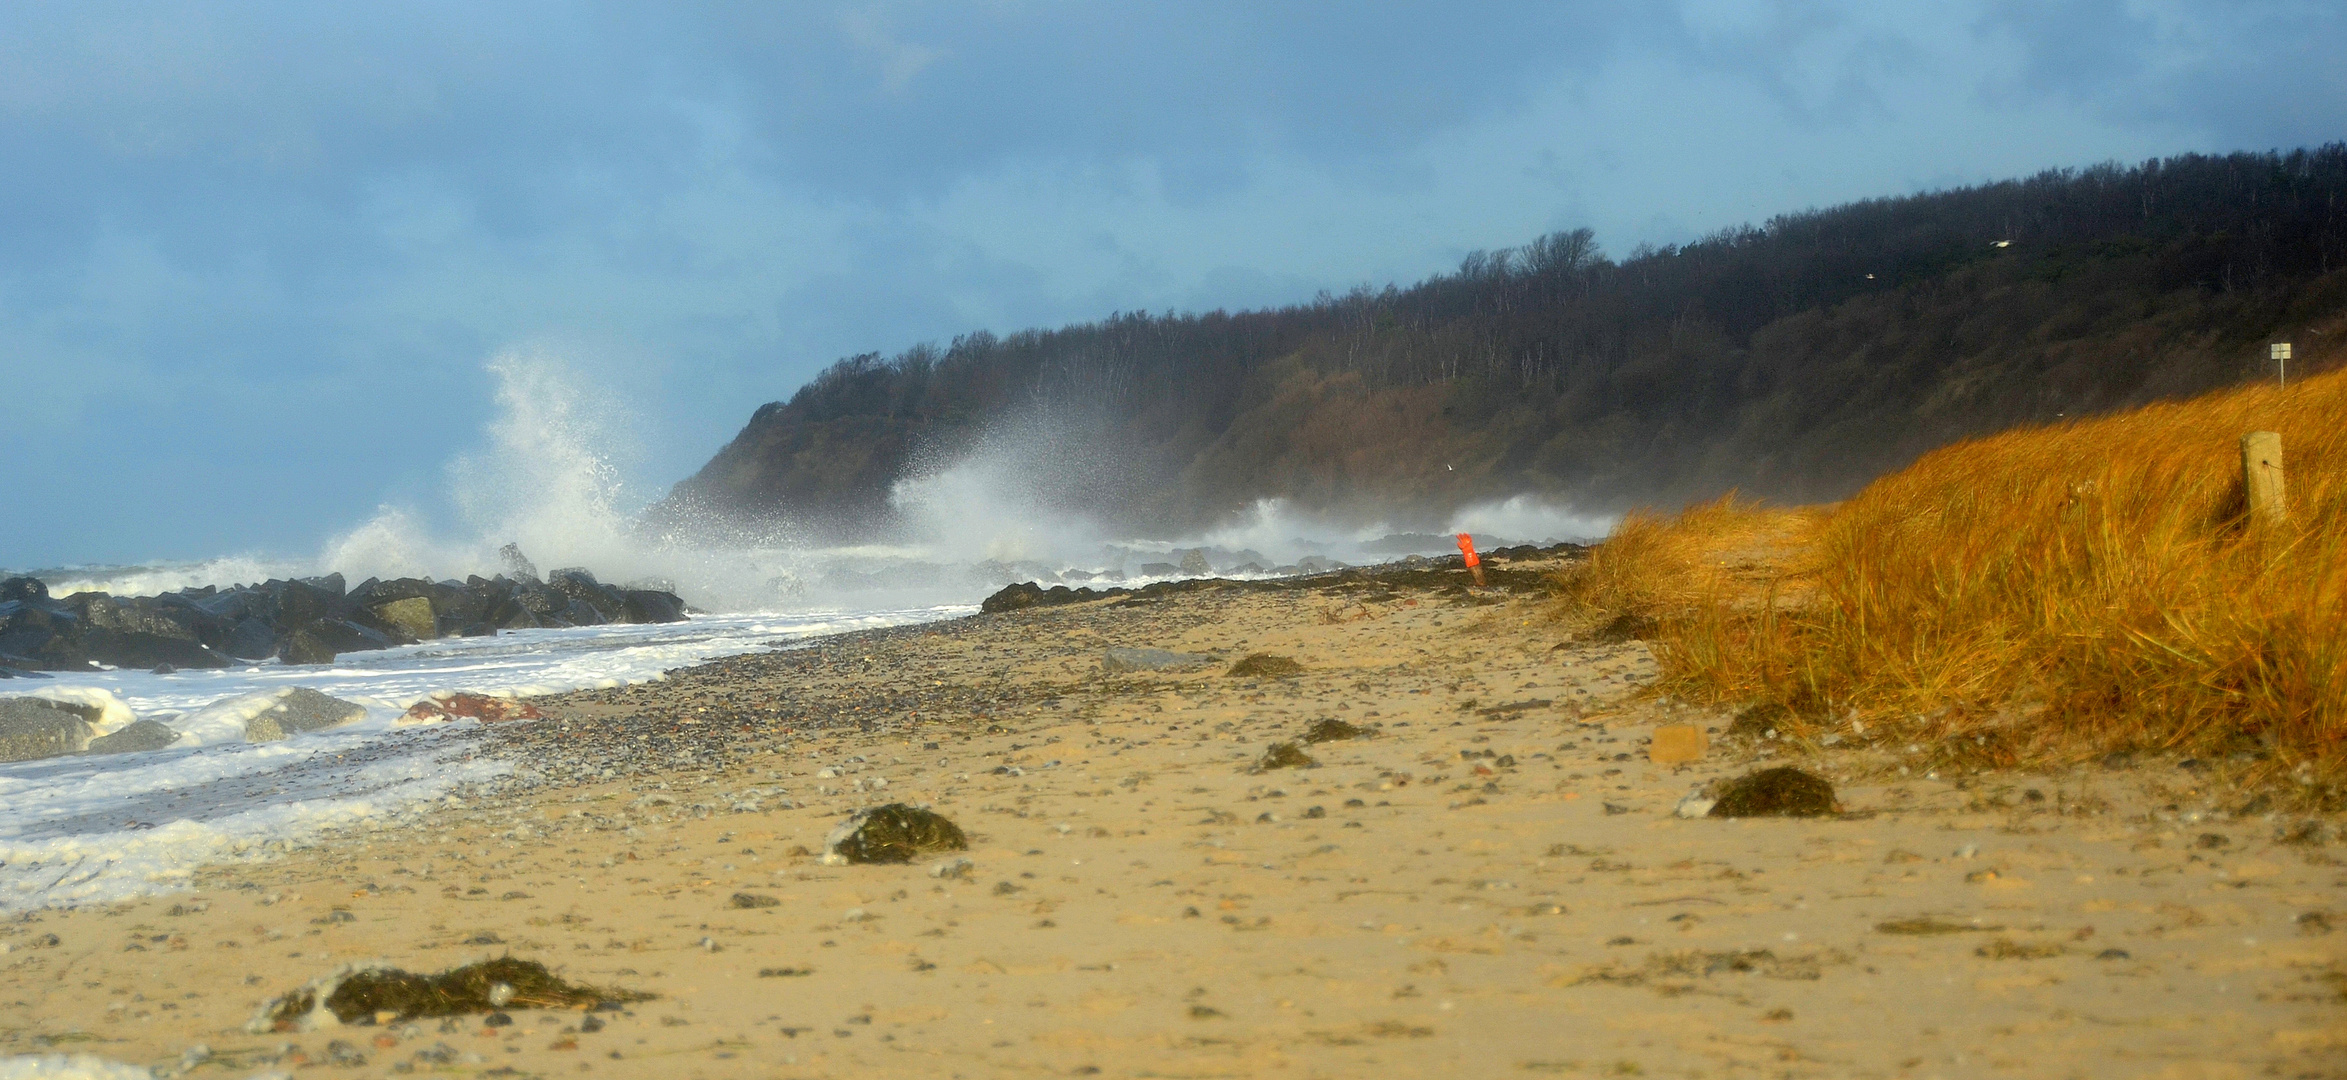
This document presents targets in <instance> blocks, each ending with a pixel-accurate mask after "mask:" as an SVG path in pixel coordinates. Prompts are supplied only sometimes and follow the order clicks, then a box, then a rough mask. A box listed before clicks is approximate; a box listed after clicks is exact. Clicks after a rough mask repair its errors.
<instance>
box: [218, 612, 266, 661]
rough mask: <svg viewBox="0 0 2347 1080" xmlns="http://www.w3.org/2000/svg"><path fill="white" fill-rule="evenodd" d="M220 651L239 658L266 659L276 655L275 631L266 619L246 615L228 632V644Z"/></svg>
mask: <svg viewBox="0 0 2347 1080" xmlns="http://www.w3.org/2000/svg"><path fill="white" fill-rule="evenodd" d="M220 651H222V652H224V653H227V654H228V655H230V656H233V657H236V658H237V659H239V660H266V659H268V658H269V657H272V656H275V655H277V631H276V630H275V629H274V628H272V627H271V626H270V625H269V622H268V620H266V619H262V618H258V617H247V618H246V619H245V620H244V621H243V622H240V623H237V624H236V628H235V629H233V630H230V631H229V632H228V645H227V647H226V648H224V649H222V650H220Z"/></svg>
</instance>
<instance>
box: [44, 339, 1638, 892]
mask: <svg viewBox="0 0 2347 1080" xmlns="http://www.w3.org/2000/svg"><path fill="white" fill-rule="evenodd" d="M489 370H490V372H491V373H492V374H493V375H494V376H495V377H496V379H497V383H498V392H497V398H498V405H499V409H498V415H497V418H496V420H495V421H494V422H493V423H492V424H491V425H490V426H489V429H488V431H486V432H485V433H484V434H485V440H484V441H485V446H486V448H485V449H483V450H481V451H478V452H475V453H470V454H465V455H461V456H458V457H457V458H455V459H454V460H453V461H451V462H450V464H449V466H448V468H447V470H446V472H447V479H448V490H447V501H448V502H449V503H450V504H452V505H453V506H454V507H455V511H456V518H457V520H458V521H459V522H460V524H459V525H458V526H456V527H450V526H447V525H444V524H436V522H438V521H439V520H440V519H441V518H443V517H445V516H447V515H445V514H436V513H434V512H432V510H431V508H424V507H415V506H403V505H385V506H383V507H381V508H380V509H379V510H378V511H377V512H376V514H375V515H374V516H373V517H372V518H371V519H370V520H368V521H366V522H365V523H363V524H361V525H359V526H358V527H356V528H353V529H350V530H348V531H346V532H343V533H341V534H339V535H336V536H334V537H333V538H332V539H330V540H329V541H327V542H326V543H325V544H324V545H322V547H321V548H320V550H319V551H317V552H316V553H314V554H312V555H308V556H287V555H274V554H255V553H240V554H228V555H222V556H219V557H216V558H210V559H201V560H189V561H162V562H155V563H150V564H144V565H106V566H101V565H84V566H66V567H54V568H21V569H13V570H5V571H0V577H4V576H12V575H15V574H29V575H30V576H34V577H38V578H40V579H41V580H42V581H43V582H44V583H45V584H46V585H47V586H48V588H49V590H50V593H51V594H52V595H54V596H59V597H63V596H67V595H70V594H72V593H75V592H83V591H92V592H106V593H110V594H113V595H116V596H151V595H155V594H159V593H164V592H170V591H176V590H181V589H202V588H205V587H213V588H220V589H226V588H230V587H233V586H236V585H240V584H255V583H259V582H261V581H265V580H268V579H271V578H303V577H314V576H319V575H324V574H328V573H340V574H342V575H343V577H344V578H345V580H346V581H348V582H350V583H352V584H354V585H355V584H356V583H358V582H361V581H364V580H365V579H367V578H370V577H374V578H383V579H391V578H398V577H421V578H429V579H433V580H443V579H451V578H454V579H460V580H461V579H462V578H464V577H465V576H467V575H471V574H479V575H482V576H490V575H494V574H497V573H500V572H504V571H506V570H507V569H508V566H509V564H508V562H507V560H506V559H505V558H504V557H503V556H501V554H500V549H502V548H504V547H506V546H507V545H513V546H515V547H517V548H518V549H519V550H520V551H521V552H522V553H523V554H525V555H526V556H527V557H528V559H529V560H530V561H531V562H533V563H534V564H535V565H536V566H537V567H539V568H542V569H544V570H547V571H552V570H554V569H558V568H564V567H584V568H586V569H588V570H590V571H592V572H593V573H594V574H595V575H596V576H597V577H598V578H600V579H601V580H603V581H607V582H611V583H614V584H622V585H628V586H640V587H648V588H660V589H666V590H670V591H673V592H675V593H677V594H678V595H680V596H681V597H683V599H684V600H685V601H686V603H687V604H688V605H690V606H691V608H692V616H691V617H690V618H689V619H687V620H686V621H684V622H681V623H671V624H655V625H610V626H595V627H575V628H561V629H528V630H509V631H505V632H503V633H499V634H496V635H494V636H490V637H476V638H440V639H435V640H430V641H424V642H421V643H419V644H415V645H409V646H403V647H400V648H394V649H387V650H380V651H371V652H354V653H345V654H343V655H341V656H339V657H338V658H337V659H336V660H335V662H334V663H333V664H331V665H323V666H316V665H312V666H293V665H286V664H283V663H280V662H279V661H276V660H265V661H260V662H256V663H239V664H237V665H235V666H232V667H228V668H223V669H216V670H204V671H179V672H172V673H156V672H148V671H131V670H103V671H87V672H82V671H73V672H54V673H48V677H45V678H22V679H10V680H7V681H4V682H0V696H11V695H35V696H38V695H42V694H51V695H56V696H69V695H75V694H79V695H81V696H83V697H84V698H86V699H91V700H97V699H100V698H102V699H104V700H108V701H112V702H118V703H119V704H120V705H121V706H123V707H126V708H127V709H128V710H129V712H130V713H131V714H133V715H135V716H137V717H138V718H141V719H150V720H157V721H160V722H162V723H164V724H166V725H169V726H174V727H175V729H177V730H180V731H181V738H180V739H179V741H178V742H177V743H175V744H174V745H172V746H170V747H168V748H166V749H163V750H158V751H146V752H137V753H128V754H115V755H103V756H100V755H72V756H67V757H59V758H48V759H42V760H36V761H27V762H17V763H12V764H0V911H6V910H19V909H24V908H28V907H39V906H45V905H55V904H77V903H90V902H102V901H107V900H113V899H119V898H123V897H127V896H132V895H137V894H140V893H144V892H149V891H154V890H158V889H170V888H175V887H180V886H183V885H184V884H185V883H186V882H187V881H188V880H189V875H190V874H191V872H192V871H193V870H194V869H195V868H196V867H199V866H201V865H204V864H205V863H209V862H213V861H217V860H222V859H233V858H246V857H261V856H264V855H265V854H266V853H267V852H269V851H272V850H281V849H283V848H284V847H285V846H286V845H288V844H299V843H305V842H309V841H311V840H313V839H315V838H316V837H318V836H319V835H320V833H321V831H323V830H327V829H331V828H338V827H339V828H368V827H380V826H385V825H390V824H395V823H397V822H399V821H400V820H402V819H404V818H406V817H408V816H411V815H413V814H416V813H418V812H420V811H421V810H422V809H423V808H425V807H426V806H428V805H430V804H432V803H433V802H435V801H437V800H440V799H443V798H447V797H449V794H450V792H451V791H453V790H455V789H457V788H459V787H460V786H461V785H464V784H467V783H472V782H478V781H485V780H493V779H495V778H497V777H500V776H504V775H507V774H509V773H510V772H512V771H513V770H514V769H515V768H517V767H519V766H517V764H516V763H511V762H501V761H493V760H486V759H478V758H474V757H472V756H470V755H469V750H468V748H467V747H466V746H464V745H461V744H460V742H459V741H457V740H451V739H449V738H448V737H447V736H448V735H449V734H450V733H451V732H452V731H453V730H457V729H455V728H452V727H451V726H449V725H432V726H400V725H399V724H398V723H396V721H397V720H398V718H399V717H400V716H401V714H402V713H403V711H404V710H406V709H407V708H408V706H410V705H412V704H414V703H416V702H417V701H420V700H422V699H424V698H425V697H427V696H429V695H432V694H434V693H437V692H447V691H471V692H477V693H488V694H495V695H508V696H512V695H530V694H543V693H554V692H559V691H564V690H575V689H582V688H590V687H604V686H616V685H622V684H626V683H632V682H640V681H645V680H651V679H657V678H660V677H661V673H662V672H663V671H667V670H671V669H674V668H677V667H682V666H687V665H690V664H694V663H699V662H703V661H706V660H710V659H715V658H718V657H722V656H727V655H734V654H739V653H743V652H749V651H755V650H759V649H765V648H771V647H776V646H785V647H787V646H789V645H790V644H792V643H799V642H805V641H807V640H810V639H812V638H815V637H820V636H823V635H826V634H834V633H840V632H845V631H849V630H856V629H864V628H872V627H882V626H893V625H903V624H907V623H914V622H921V621H928V620H936V619H945V618H953V617H957V616H961V615H966V614H970V613H973V612H975V611H976V606H977V603H978V601H979V600H980V599H982V598H983V597H985V596H986V595H987V594H989V593H991V592H993V591H994V590H996V589H999V588H1001V587H1002V586H1003V585H1006V584H1010V583H1012V582H1018V581H1039V582H1042V583H1044V584H1061V583H1064V584H1070V585H1094V586H1102V585H1140V584H1146V583H1148V582H1150V581H1155V580H1163V579H1167V578H1175V577H1186V576H1196V574H1197V573H1198V570H1199V564H1200V563H1201V562H1203V563H1204V564H1205V567H1206V569H1207V570H1209V571H1211V572H1213V573H1216V574H1221V575H1226V576H1236V577H1260V576H1272V575H1276V574H1281V573H1293V572H1297V570H1299V569H1301V568H1321V567H1325V566H1328V565H1331V564H1336V563H1342V564H1355V565H1358V564H1366V563H1377V562H1386V561H1391V560H1394V559H1398V558H1404V557H1407V556H1410V555H1439V554H1443V553H1446V552H1449V551H1451V550H1453V548H1452V544H1453V541H1452V538H1451V536H1450V535H1449V534H1451V533H1456V532H1466V533H1471V534H1474V535H1475V536H1476V537H1477V540H1478V542H1479V543H1484V544H1487V545H1488V544H1491V543H1517V542H1548V541H1554V540H1561V539H1583V538H1588V537H1592V536H1596V535H1601V534H1602V533H1603V532H1604V531H1605V530H1606V529H1607V528H1608V527H1610V524H1611V523H1610V521H1607V520H1605V519H1601V518H1591V517H1584V516H1579V515H1575V514H1573V513H1571V512H1569V511H1567V510H1564V509H1560V508H1555V507H1550V506H1547V505H1544V504H1541V503H1539V502H1537V501H1535V500H1531V499H1528V498H1517V499H1510V500H1505V501H1501V502H1493V503H1488V504H1483V505H1478V506H1472V507H1467V508H1464V509H1462V510H1460V511H1458V512H1457V513H1455V514H1454V515H1452V516H1451V518H1450V520H1449V521H1447V522H1445V523H1444V525H1443V527H1442V528H1441V529H1440V530H1433V529H1427V530H1424V531H1416V532H1413V531H1408V530H1405V529H1399V528H1395V527H1392V526H1389V525H1388V524H1386V523H1384V522H1369V523H1361V522H1333V521H1327V520H1320V519H1316V518H1314V517H1312V516H1310V515H1307V514H1302V513H1298V512H1296V511H1295V510H1293V509H1292V508H1291V507H1290V506H1289V505H1288V504H1286V503H1285V502H1283V501H1280V500H1276V499H1265V500H1261V501H1259V502H1257V503H1256V504H1255V505H1254V506H1253V507H1251V508H1250V509H1249V510H1248V512H1247V513H1245V514H1243V515H1241V516H1239V517H1238V518H1236V519H1234V520H1231V521H1228V522H1226V523H1224V524H1223V525H1221V526H1220V527H1217V528H1214V529H1210V530H1207V531H1205V532H1202V533H1200V534H1198V535H1195V536H1182V537H1163V538H1151V537H1133V536H1127V535H1121V534H1120V533H1119V532H1118V531H1117V530H1116V529H1114V528H1113V527H1112V526H1109V525H1106V524H1103V523H1100V522H1094V521H1089V520H1086V519H1084V518H1083V517H1082V516H1081V515H1077V514H1069V513H1067V512H1065V511H1063V510H1059V509H1055V507H1056V506H1058V505H1059V504H1060V503H1061V501H1062V500H1057V499H1055V498H1054V485H1055V484H1061V483H1064V482H1065V481H1066V479H1067V478H1066V477H1065V476H1054V475H1052V472H1053V470H1054V468H1058V469H1064V470H1080V469H1081V468H1083V462H1082V460H1080V458H1081V455H1071V456H1070V458H1071V459H1070V460H1067V461H1065V462H1061V463H1059V464H1057V465H1056V466H1054V465H1051V464H1050V463H1048V462H1047V463H1046V466H1045V467H1042V468H1038V466H1037V464H1036V459H1035V455H1034V454H1033V452H1032V447H1033V445H1034V440H1032V439H1029V438H1026V437H1024V433H1021V432H1004V433H998V437H996V438H993V439H990V440H986V441H984V442H982V443H981V446H980V448H979V449H978V450H976V451H974V452H972V453H970V454H968V455H967V456H964V457H962V458H960V459H958V460H954V461H950V462H944V463H941V464H940V465H939V466H938V467H936V468H933V469H930V470H927V471H924V472H922V473H920V474H919V475H916V476H913V477H910V478H908V479H906V480H903V481H901V482H899V483H898V484H897V485H896V486H895V488H894V489H893V491H892V492H891V493H890V503H891V506H892V508H893V509H894V511H895V512H896V513H895V515H894V520H893V521H892V522H891V523H890V525H889V526H888V527H887V528H886V529H885V530H875V531H874V532H873V534H872V535H871V536H870V538H869V540H868V541H867V542H861V543H852V544H838V543H832V544H823V545H818V544H811V543H804V542H801V541H800V539H799V538H798V537H797V536H795V535H794V533H793V531H792V530H791V529H789V528H787V527H776V528H773V529H771V530H768V531H766V532H765V533H764V534H753V535H749V536H745V535H743V533H742V531H741V530H740V529H738V528H732V529H718V528H714V527H713V528H710V529H707V530H701V531H696V530H692V529H684V530H679V529H675V528H673V527H669V528H664V529H663V530H661V531H658V532H655V531H654V530H650V529H646V528H643V527H640V526H639V523H638V518H639V515H640V514H641V512H642V510H643V508H644V507H645V506H646V505H648V504H649V503H650V501H651V499H650V498H649V497H648V496H649V493H648V492H644V491H636V490H631V489H630V488H629V487H628V486H627V485H626V484H625V483H623V482H622V479H621V470H620V469H619V468H618V467H617V466H616V465H615V464H614V452H613V450H612V448H611V447H610V446H609V445H608V443H609V440H612V439H614V438H624V432H625V431H627V430H628V429H629V426H630V425H629V422H628V421H629V418H628V417H627V416H626V415H625V412H624V410H623V409H621V408H620V407H618V406H617V405H616V404H615V403H614V402H613V400H612V399H611V398H610V397H609V396H608V395H604V394H601V393H599V392H598V391H597V389H596V388H595V387H594V386H592V385H590V384H588V383H586V382H584V381H582V380H581V379H580V378H578V377H577V375H576V374H575V373H574V372H573V371H572V370H571V369H570V368H569V366H568V365H566V364H564V363H563V362H562V360H561V358H560V357H558V356H554V355H551V354H547V353H544V352H528V351H516V352H509V353H506V354H504V355H501V356H499V357H497V358H496V359H494V360H493V361H491V362H490V364H489ZM826 532H827V533H828V534H831V535H836V534H837V532H838V530H836V529H834V530H826ZM1185 564H1186V568H1185ZM288 687H305V688H308V689H312V690H317V691H321V692H323V693H326V694H329V695H331V696H333V697H336V698H339V699H342V700H345V701H349V702H353V703H355V704H358V705H361V706H363V707H364V708H365V710H366V717H365V718H364V719H363V720H360V721H358V722H356V723H353V724H349V725H346V726H343V727H337V728H333V729H330V730H326V731H321V732H312V733H308V734H302V735H297V736H294V737H292V738H288V739H285V740H282V741H277V742H266V743H249V742H244V741H242V740H241V739H240V738H238V737H235V735H234V734H233V729H232V728H231V729H223V728H222V727H221V725H220V723H219V722H218V719H217V714H218V711H219V710H218V709H216V708H214V709H213V711H212V712H211V713H207V712H206V710H207V709H208V708H213V707H214V706H216V705H218V703H221V702H224V701H230V700H233V699H238V698H243V697H247V696H249V695H253V694H258V693H264V692H268V691H273V690H281V689H284V688H288ZM463 723H466V724H469V723H471V722H470V721H464V722H463ZM223 730H228V731H229V732H230V733H229V734H226V735H223V734H222V731H223Z"/></svg>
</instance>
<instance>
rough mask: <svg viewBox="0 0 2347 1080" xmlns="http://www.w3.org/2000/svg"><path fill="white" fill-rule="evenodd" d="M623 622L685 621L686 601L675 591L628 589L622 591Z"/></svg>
mask: <svg viewBox="0 0 2347 1080" xmlns="http://www.w3.org/2000/svg"><path fill="white" fill-rule="evenodd" d="M620 603H621V607H620V614H621V616H622V618H621V619H620V621H621V622H631V623H672V622H683V621H685V602H684V601H683V600H682V599H680V598H679V597H678V596H677V595H676V594H675V593H673V592H662V591H660V590H658V589H627V590H625V591H623V592H621V593H620Z"/></svg>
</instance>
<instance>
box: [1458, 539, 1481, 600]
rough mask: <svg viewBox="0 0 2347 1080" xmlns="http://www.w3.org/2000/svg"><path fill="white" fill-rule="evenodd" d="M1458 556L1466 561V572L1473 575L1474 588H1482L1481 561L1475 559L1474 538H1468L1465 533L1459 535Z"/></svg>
mask: <svg viewBox="0 0 2347 1080" xmlns="http://www.w3.org/2000/svg"><path fill="white" fill-rule="evenodd" d="M1459 555H1460V557H1461V558H1464V559H1466V560H1467V572H1468V573H1470V574H1473V575H1475V586H1476V587H1477V588H1482V587H1483V560H1482V559H1480V558H1477V557H1476V555H1475V538H1474V537H1472V536H1469V535H1467V534H1466V533H1460V534H1459Z"/></svg>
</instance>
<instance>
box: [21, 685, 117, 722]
mask: <svg viewBox="0 0 2347 1080" xmlns="http://www.w3.org/2000/svg"><path fill="white" fill-rule="evenodd" d="M24 696H26V697H34V698H44V699H47V700H49V701H61V702H65V703H66V704H69V705H85V706H94V707H96V708H97V709H98V710H99V712H98V718H97V719H96V720H93V721H91V722H90V727H91V728H92V731H91V734H93V735H111V734H113V733H114V732H117V731H120V730H122V729H123V728H125V727H128V726H129V725H130V724H131V722H132V721H134V720H137V719H138V717H137V716H135V715H133V714H132V713H131V711H130V706H129V704H127V703H125V702H124V701H123V700H122V699H121V698H118V697H115V696H114V692H113V691H111V690H107V689H105V688H103V687H97V686H70V685H62V684H58V683H54V682H47V681H44V682H40V683H36V684H34V685H32V686H31V687H29V688H27V689H26V690H25V692H24Z"/></svg>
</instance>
